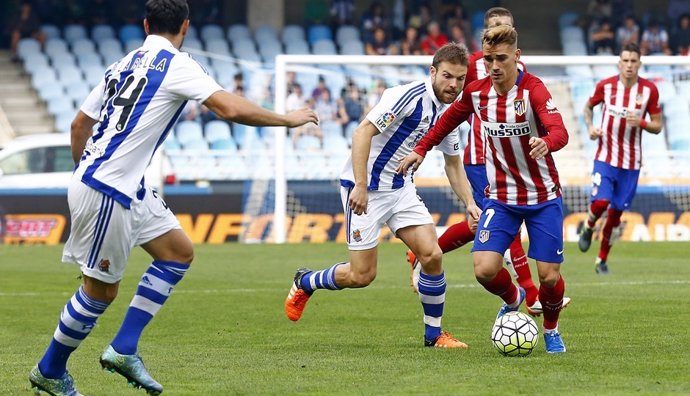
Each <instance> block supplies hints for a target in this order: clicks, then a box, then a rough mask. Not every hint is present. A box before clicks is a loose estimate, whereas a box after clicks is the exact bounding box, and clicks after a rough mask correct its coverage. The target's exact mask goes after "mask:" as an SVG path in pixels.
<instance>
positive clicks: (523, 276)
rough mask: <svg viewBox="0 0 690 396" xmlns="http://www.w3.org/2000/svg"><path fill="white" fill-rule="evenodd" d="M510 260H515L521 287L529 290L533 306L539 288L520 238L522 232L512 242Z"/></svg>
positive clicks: (530, 303)
mask: <svg viewBox="0 0 690 396" xmlns="http://www.w3.org/2000/svg"><path fill="white" fill-rule="evenodd" d="M509 250H510V261H512V262H513V268H514V269H515V273H516V274H517V281H518V284H519V285H520V287H522V288H523V289H525V292H527V298H526V300H527V305H529V306H532V305H533V304H534V302H535V301H537V297H539V290H537V287H536V286H535V285H534V281H533V280H532V272H531V271H530V269H529V263H528V261H527V255H526V254H525V250H524V249H523V248H522V241H521V240H520V234H519V233H518V235H517V236H516V237H515V240H514V241H513V243H511V244H510V248H509Z"/></svg>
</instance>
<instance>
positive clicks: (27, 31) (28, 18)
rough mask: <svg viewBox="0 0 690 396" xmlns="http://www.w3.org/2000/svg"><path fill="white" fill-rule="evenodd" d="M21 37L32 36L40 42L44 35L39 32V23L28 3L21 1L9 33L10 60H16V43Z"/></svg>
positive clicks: (42, 40)
mask: <svg viewBox="0 0 690 396" xmlns="http://www.w3.org/2000/svg"><path fill="white" fill-rule="evenodd" d="M23 38H34V39H36V40H38V41H39V42H40V43H41V44H43V42H44V41H45V35H44V34H43V33H42V32H41V23H40V21H39V20H38V17H37V16H36V14H34V12H33V11H32V9H31V4H30V3H22V5H21V7H20V8H19V16H18V17H17V18H16V21H15V22H14V26H13V27H12V29H11V33H10V49H11V51H12V60H13V61H17V60H18V58H17V45H18V44H19V40H21V39H23Z"/></svg>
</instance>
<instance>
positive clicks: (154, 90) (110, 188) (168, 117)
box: [74, 35, 223, 208]
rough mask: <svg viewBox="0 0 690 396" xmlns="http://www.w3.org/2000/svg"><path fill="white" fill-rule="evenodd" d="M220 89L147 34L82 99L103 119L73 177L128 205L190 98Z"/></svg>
mask: <svg viewBox="0 0 690 396" xmlns="http://www.w3.org/2000/svg"><path fill="white" fill-rule="evenodd" d="M222 89H223V88H222V87H221V86H220V85H218V83H216V82H215V81H214V80H213V78H211V77H210V76H209V75H208V74H207V73H206V71H205V70H204V68H203V67H202V66H201V65H199V64H198V63H197V62H196V61H195V60H193V59H192V58H191V57H190V56H189V55H188V54H187V53H184V52H180V51H178V50H177V49H176V48H175V47H174V46H173V45H172V43H170V41H168V40H167V39H165V38H163V37H161V36H156V35H149V36H148V37H147V38H146V41H144V44H143V46H142V47H141V48H139V49H137V50H135V51H132V52H130V53H129V54H127V55H126V56H125V57H124V58H122V59H121V60H120V61H118V62H115V63H114V64H113V65H111V66H110V67H109V68H108V69H107V70H106V72H105V76H104V78H103V80H102V81H101V83H100V84H99V85H98V86H96V87H95V88H94V89H93V91H91V93H90V94H89V96H88V98H87V99H86V101H85V102H84V104H82V106H81V109H80V110H81V111H82V112H84V113H85V114H86V115H87V116H89V117H91V118H93V119H94V120H98V121H99V122H100V124H99V125H98V127H97V128H98V129H97V131H95V132H94V134H93V136H91V138H89V140H88V142H87V143H86V148H85V149H84V153H83V155H82V157H81V160H80V161H79V165H78V166H77V169H76V170H75V173H74V175H75V176H74V177H79V178H81V181H82V182H84V183H85V184H87V185H88V186H90V187H91V188H94V189H96V190H98V191H101V192H103V193H104V194H106V195H108V196H110V197H112V198H113V199H114V200H115V201H117V202H119V203H120V204H122V205H123V206H124V207H126V208H129V207H130V203H131V201H132V200H133V199H135V198H137V194H141V192H143V191H144V190H143V189H142V186H143V181H144V179H143V178H144V172H145V171H146V167H147V166H148V165H149V163H150V162H151V158H152V157H153V154H154V152H155V151H156V149H157V148H158V146H160V145H161V143H163V141H164V140H165V138H166V136H167V135H168V133H169V132H170V130H171V128H172V126H173V125H174V124H175V121H177V118H178V117H179V115H180V113H181V112H182V109H183V108H184V106H185V104H186V103H187V100H189V99H192V100H196V101H199V102H203V101H205V100H206V99H208V97H209V96H211V95H212V94H213V93H214V92H217V91H220V90H222ZM138 198H139V199H141V198H142V197H141V196H140V197H138Z"/></svg>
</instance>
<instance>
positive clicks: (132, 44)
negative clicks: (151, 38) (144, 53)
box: [125, 39, 144, 53]
mask: <svg viewBox="0 0 690 396" xmlns="http://www.w3.org/2000/svg"><path fill="white" fill-rule="evenodd" d="M142 44H144V40H142V39H132V40H129V41H127V42H125V52H126V53H130V52H132V51H134V50H136V49H138V48H140V47H141V45H142Z"/></svg>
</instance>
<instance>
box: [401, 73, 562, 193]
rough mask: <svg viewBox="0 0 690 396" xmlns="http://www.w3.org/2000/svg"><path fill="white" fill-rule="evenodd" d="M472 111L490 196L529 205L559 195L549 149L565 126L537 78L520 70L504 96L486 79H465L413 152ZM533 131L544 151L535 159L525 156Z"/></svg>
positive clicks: (421, 150) (439, 137)
mask: <svg viewBox="0 0 690 396" xmlns="http://www.w3.org/2000/svg"><path fill="white" fill-rule="evenodd" d="M472 114H476V115H477V116H478V117H479V119H480V120H481V128H482V133H483V135H485V137H486V142H487V145H486V174H487V178H488V179H489V194H488V197H489V198H490V199H496V200H498V201H501V202H504V203H507V204H511V205H534V204H539V203H542V202H546V201H550V200H552V199H555V198H558V197H559V196H560V195H561V191H560V190H561V188H560V183H559V180H558V171H557V170H556V165H555V163H554V160H553V157H552V156H551V153H552V152H554V151H558V150H560V149H561V148H563V147H564V146H565V145H566V144H567V143H568V131H567V130H566V129H565V125H563V119H562V118H561V114H560V112H559V111H558V108H556V106H555V104H554V103H553V99H552V98H551V94H550V93H549V91H548V90H547V89H546V87H545V86H544V83H542V81H541V80H540V79H539V78H537V77H536V76H533V75H531V74H529V73H526V72H522V71H521V72H520V76H519V77H518V80H517V82H516V84H515V86H514V87H513V88H512V89H511V90H510V91H509V92H508V93H507V94H506V95H499V94H498V93H497V92H496V90H495V89H494V87H493V84H492V82H491V78H484V79H482V80H479V81H476V82H474V83H472V84H470V85H469V86H468V87H466V88H465V90H464V91H463V93H462V96H461V98H460V99H459V100H457V101H455V102H454V103H453V104H452V105H451V107H450V108H449V109H448V110H447V111H446V112H445V113H444V114H443V116H442V117H441V118H440V119H439V120H438V122H437V123H436V125H434V127H433V128H432V129H431V130H430V131H429V132H428V133H427V134H426V135H425V136H424V137H423V138H422V140H420V141H419V143H418V144H417V147H416V148H415V150H414V151H415V152H416V153H418V154H420V155H426V153H427V152H428V151H429V150H430V149H431V148H432V147H433V146H435V145H436V144H438V143H440V142H441V140H442V139H443V138H444V137H445V136H446V135H447V134H449V133H451V132H452V131H453V130H454V129H455V128H456V127H457V126H458V125H459V124H460V123H461V122H463V121H465V120H467V119H468V118H469V117H470V116H471V115H472ZM533 136H535V137H541V138H542V139H544V141H545V142H546V144H547V146H548V148H549V154H547V155H546V156H545V157H544V158H542V159H540V160H535V159H532V158H531V157H530V156H529V152H530V151H531V148H530V146H529V140H530V138H531V137H533Z"/></svg>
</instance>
